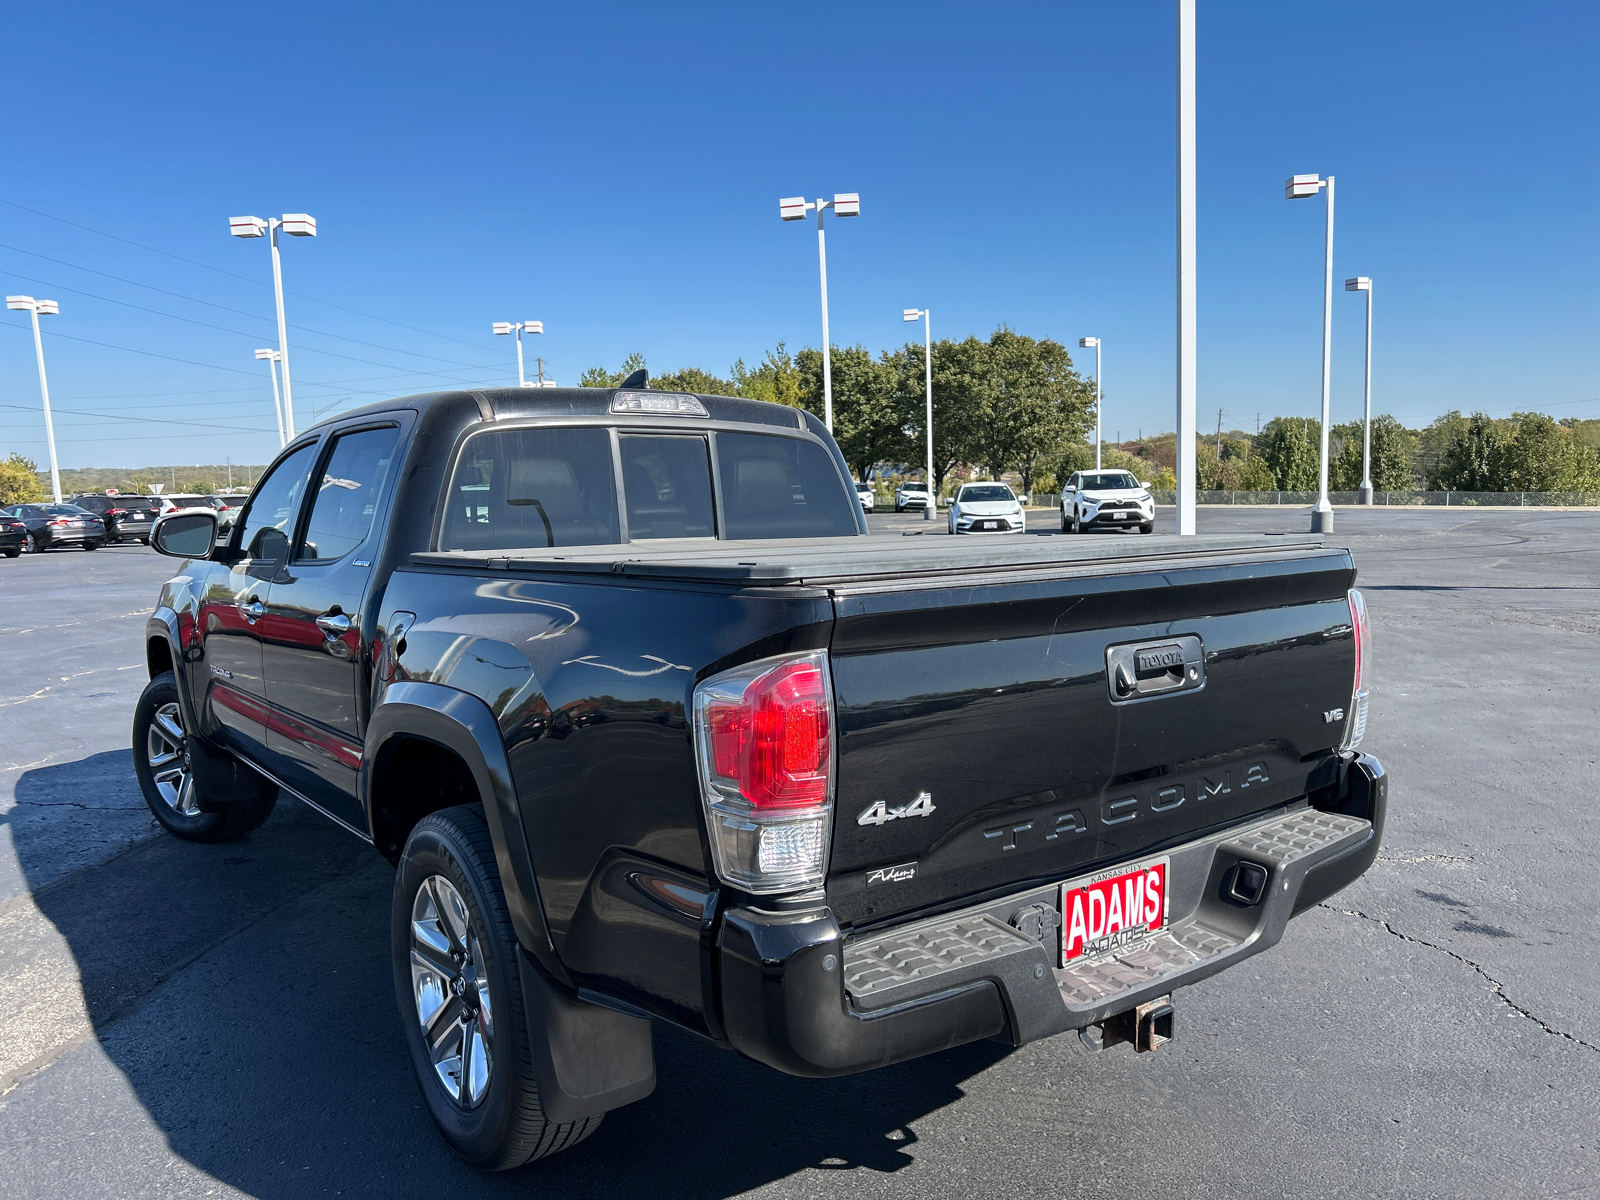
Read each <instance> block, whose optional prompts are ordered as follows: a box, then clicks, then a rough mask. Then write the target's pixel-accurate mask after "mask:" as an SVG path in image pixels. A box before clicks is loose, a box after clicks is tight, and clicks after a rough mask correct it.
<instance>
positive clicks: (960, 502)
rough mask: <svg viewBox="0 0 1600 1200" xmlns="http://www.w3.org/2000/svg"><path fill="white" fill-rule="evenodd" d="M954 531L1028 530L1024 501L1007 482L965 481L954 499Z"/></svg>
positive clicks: (952, 512) (1021, 531)
mask: <svg viewBox="0 0 1600 1200" xmlns="http://www.w3.org/2000/svg"><path fill="white" fill-rule="evenodd" d="M949 524H950V532H951V533H1026V532H1027V531H1028V518H1027V517H1025V516H1024V515H1023V512H1022V501H1020V500H1018V499H1017V494H1016V493H1015V492H1013V491H1012V490H1011V489H1010V487H1008V486H1007V485H1006V484H1003V483H964V484H962V485H961V490H960V491H958V492H956V495H955V499H954V500H952V501H950V522H949Z"/></svg>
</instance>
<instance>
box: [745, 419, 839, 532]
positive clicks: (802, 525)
mask: <svg viewBox="0 0 1600 1200" xmlns="http://www.w3.org/2000/svg"><path fill="white" fill-rule="evenodd" d="M717 469H718V471H719V472H720V473H721V476H722V512H723V517H724V520H725V521H726V530H725V536H727V537H729V538H801V537H850V536H853V535H855V534H858V533H860V529H859V528H858V527H857V525H856V514H857V513H858V512H859V511H860V503H859V502H858V501H857V500H856V499H855V497H853V496H852V495H851V494H850V491H849V489H848V487H847V486H846V484H845V482H844V480H842V479H841V478H840V477H839V472H838V470H837V468H835V466H834V463H833V459H832V458H831V457H830V456H829V454H828V452H827V451H826V450H824V449H823V448H822V447H821V446H820V445H818V444H817V443H816V442H812V441H807V440H805V439H802V438H789V437H776V436H773V435H771V434H764V433H719V434H718V435H717Z"/></svg>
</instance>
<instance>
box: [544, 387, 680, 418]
mask: <svg viewBox="0 0 1600 1200" xmlns="http://www.w3.org/2000/svg"><path fill="white" fill-rule="evenodd" d="M547 386H554V384H553V383H549V384H547ZM611 411H612V412H614V413H658V414H660V415H662V416H669V417H706V416H710V415H711V414H709V413H708V412H706V406H705V405H704V404H701V403H700V401H699V399H698V398H696V397H694V396H690V395H687V394H685V393H683V392H618V393H617V394H616V395H615V396H613V397H611Z"/></svg>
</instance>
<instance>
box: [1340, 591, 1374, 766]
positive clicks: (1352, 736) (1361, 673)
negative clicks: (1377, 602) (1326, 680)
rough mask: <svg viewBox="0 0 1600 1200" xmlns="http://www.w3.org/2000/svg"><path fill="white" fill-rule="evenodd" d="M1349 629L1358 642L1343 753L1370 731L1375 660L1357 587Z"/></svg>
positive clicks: (1365, 613)
mask: <svg viewBox="0 0 1600 1200" xmlns="http://www.w3.org/2000/svg"><path fill="white" fill-rule="evenodd" d="M1350 627H1351V629H1352V630H1353V631H1354V633H1355V639H1356V673H1355V681H1354V682H1353V684H1352V685H1351V688H1350V712H1349V714H1348V715H1347V716H1346V718H1345V726H1344V742H1343V743H1342V744H1341V745H1340V747H1339V749H1341V750H1354V749H1355V748H1356V747H1357V746H1359V745H1361V739H1362V738H1363V737H1365V736H1366V732H1367V667H1368V665H1369V664H1370V663H1371V660H1372V631H1371V628H1370V627H1369V626H1368V624H1367V602H1366V601H1365V600H1364V599H1362V596H1361V593H1360V592H1358V591H1356V589H1355V588H1351V589H1350Z"/></svg>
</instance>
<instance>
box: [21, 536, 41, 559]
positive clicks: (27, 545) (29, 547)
mask: <svg viewBox="0 0 1600 1200" xmlns="http://www.w3.org/2000/svg"><path fill="white" fill-rule="evenodd" d="M22 553H24V554H37V553H39V543H38V542H37V541H36V540H34V536H33V534H31V533H30V534H27V535H26V536H24V537H23V539H22Z"/></svg>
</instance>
